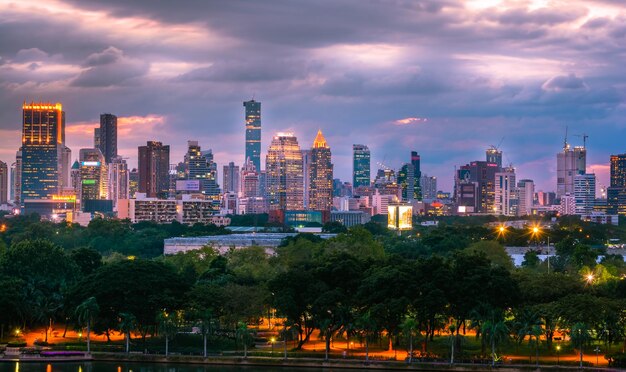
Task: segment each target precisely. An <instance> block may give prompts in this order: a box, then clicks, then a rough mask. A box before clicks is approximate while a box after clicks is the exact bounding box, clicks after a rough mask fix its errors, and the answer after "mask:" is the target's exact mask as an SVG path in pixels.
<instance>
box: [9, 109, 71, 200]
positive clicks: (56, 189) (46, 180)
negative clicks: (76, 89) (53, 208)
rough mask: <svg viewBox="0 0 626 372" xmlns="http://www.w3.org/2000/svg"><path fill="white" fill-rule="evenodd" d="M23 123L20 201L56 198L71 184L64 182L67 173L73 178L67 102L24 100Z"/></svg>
mask: <svg viewBox="0 0 626 372" xmlns="http://www.w3.org/2000/svg"><path fill="white" fill-rule="evenodd" d="M22 124H23V127H22V147H21V148H20V151H21V154H22V166H21V192H20V202H22V203H23V202H24V200H25V199H52V196H53V195H59V194H60V193H61V190H62V189H63V187H64V186H68V185H64V178H65V174H67V175H68V178H69V166H70V165H69V163H67V162H66V161H67V158H68V157H67V153H68V151H69V149H67V148H66V146H65V112H64V111H63V106H62V105H61V104H60V103H56V104H51V103H43V102H41V103H35V102H32V103H30V104H27V103H26V102H24V104H23V105H22ZM64 154H65V155H64Z"/></svg>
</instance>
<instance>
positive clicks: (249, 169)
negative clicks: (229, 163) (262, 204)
mask: <svg viewBox="0 0 626 372" xmlns="http://www.w3.org/2000/svg"><path fill="white" fill-rule="evenodd" d="M258 196H259V173H258V172H257V170H256V168H255V167H254V164H253V163H252V161H251V160H248V161H247V162H246V163H245V164H244V166H243V168H242V169H241V197H242V198H252V197H258Z"/></svg>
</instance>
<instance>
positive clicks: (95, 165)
mask: <svg viewBox="0 0 626 372" xmlns="http://www.w3.org/2000/svg"><path fill="white" fill-rule="evenodd" d="M79 163H80V194H79V195H80V202H81V204H83V205H84V203H85V202H86V201H88V200H102V199H107V198H108V186H109V185H108V179H107V176H108V173H107V167H106V164H105V163H104V155H102V152H100V149H80V151H79Z"/></svg>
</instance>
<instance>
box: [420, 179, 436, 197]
mask: <svg viewBox="0 0 626 372" xmlns="http://www.w3.org/2000/svg"><path fill="white" fill-rule="evenodd" d="M420 187H421V189H422V198H423V199H424V200H434V199H437V177H434V176H428V175H427V174H423V175H422V176H421V177H420Z"/></svg>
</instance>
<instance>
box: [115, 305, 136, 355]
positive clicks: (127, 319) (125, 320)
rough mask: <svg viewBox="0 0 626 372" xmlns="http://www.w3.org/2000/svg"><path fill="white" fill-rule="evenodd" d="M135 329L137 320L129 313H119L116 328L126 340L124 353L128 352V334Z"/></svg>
mask: <svg viewBox="0 0 626 372" xmlns="http://www.w3.org/2000/svg"><path fill="white" fill-rule="evenodd" d="M136 327H137V318H136V317H135V316H134V315H133V314H131V313H120V314H119V318H118V328H119V329H120V331H121V332H122V333H124V338H125V339H126V353H127V354H128V353H129V352H130V332H132V331H133V330H135V328H136Z"/></svg>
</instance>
